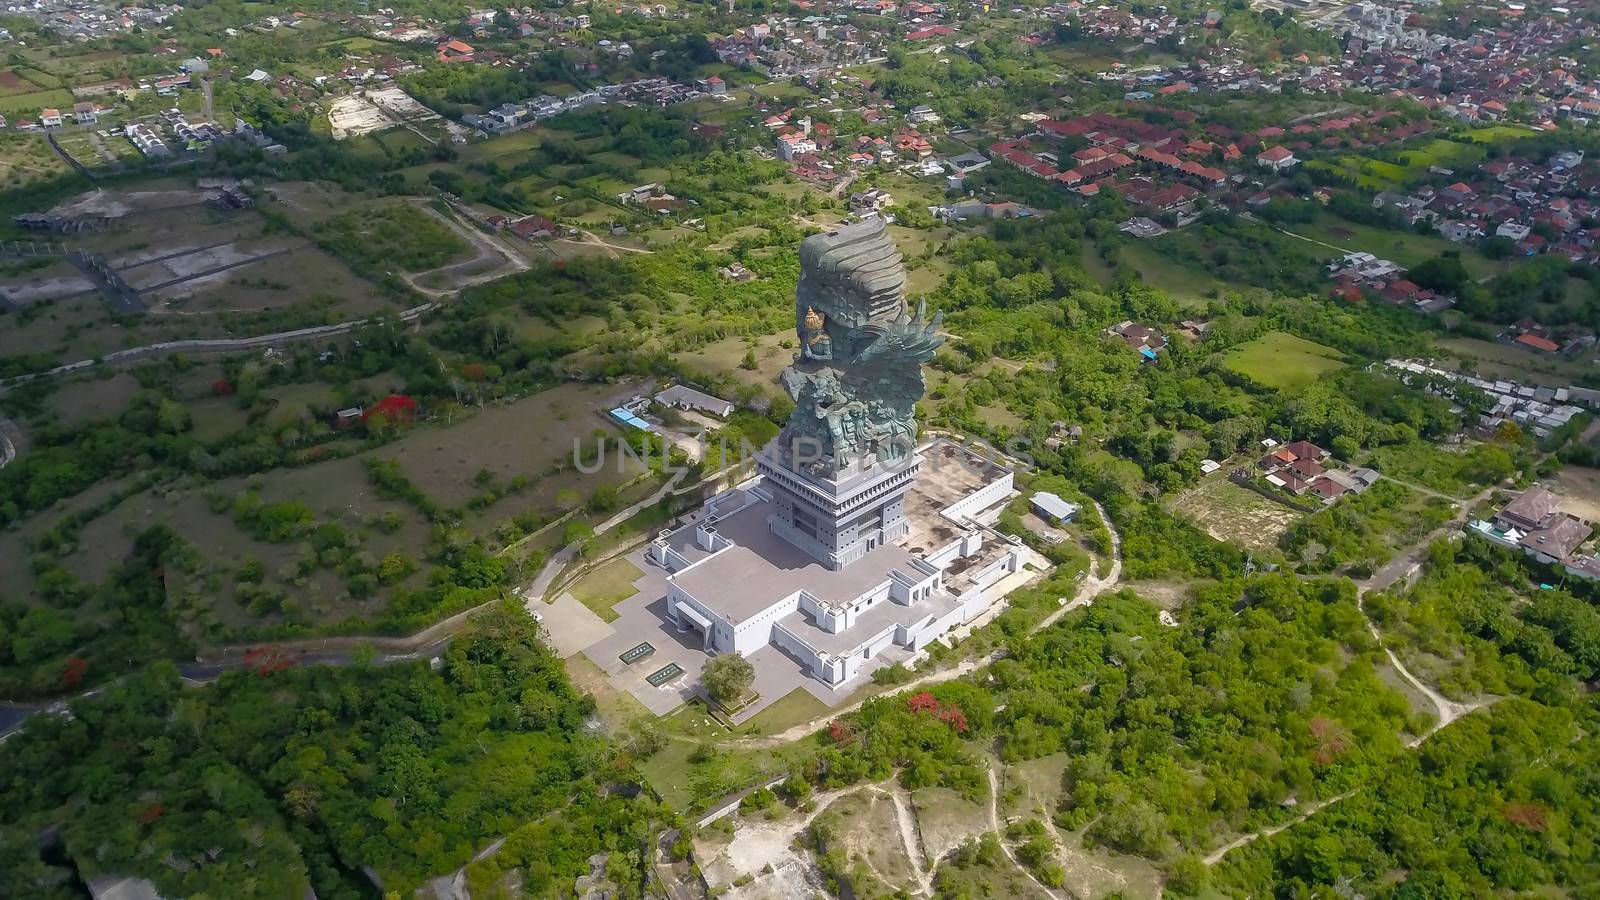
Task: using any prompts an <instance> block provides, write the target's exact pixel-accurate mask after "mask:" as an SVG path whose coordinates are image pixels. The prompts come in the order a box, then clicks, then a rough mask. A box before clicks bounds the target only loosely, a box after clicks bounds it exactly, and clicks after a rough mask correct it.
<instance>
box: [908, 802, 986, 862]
mask: <svg viewBox="0 0 1600 900" xmlns="http://www.w3.org/2000/svg"><path fill="white" fill-rule="evenodd" d="M985 793H987V791H985ZM910 796H911V808H912V810H913V811H914V812H915V813H916V816H917V832H918V833H919V835H920V836H921V838H922V847H923V850H924V851H925V852H926V853H927V855H928V858H929V859H936V858H938V857H941V856H943V855H945V854H946V853H949V852H950V851H951V850H954V849H955V848H957V847H959V846H961V845H962V844H964V843H966V842H967V840H969V839H971V838H975V837H977V836H978V835H980V834H983V833H984V832H985V831H988V830H989V809H988V802H987V800H985V801H984V802H978V803H975V802H973V801H971V800H968V799H967V798H965V797H963V796H961V795H960V794H958V793H956V792H955V791H953V790H951V789H950V788H947V787H938V786H934V787H923V788H917V789H916V790H914V791H912V792H911V795H910Z"/></svg>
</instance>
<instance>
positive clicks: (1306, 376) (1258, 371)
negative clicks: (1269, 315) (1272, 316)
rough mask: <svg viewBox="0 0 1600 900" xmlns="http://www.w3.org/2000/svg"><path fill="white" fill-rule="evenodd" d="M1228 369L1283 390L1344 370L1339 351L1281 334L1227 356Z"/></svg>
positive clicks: (1260, 339)
mask: <svg viewBox="0 0 1600 900" xmlns="http://www.w3.org/2000/svg"><path fill="white" fill-rule="evenodd" d="M1223 359H1224V360H1225V361H1226V363H1227V366H1228V368H1230V369H1232V370H1233V371H1235V372H1238V373H1239V374H1240V375H1244V376H1246V377H1248V378H1250V379H1252V380H1254V381H1257V382H1260V383H1261V384H1264V385H1266V386H1268V387H1274V388H1277V389H1278V390H1280V391H1299V390H1303V389H1305V388H1307V387H1309V386H1310V385H1311V384H1312V383H1314V382H1315V381H1317V379H1319V378H1321V377H1322V376H1323V375H1326V374H1328V373H1329V372H1335V371H1338V370H1339V369H1342V368H1344V365H1345V364H1344V358H1343V356H1342V355H1341V354H1340V353H1339V351H1337V350H1334V349H1333V348H1331V347H1324V346H1322V345H1321V344H1318V343H1316V342H1314V341H1308V340H1306V339H1305V338H1299V337H1295V336H1294V335H1292V334H1288V333H1286V332H1282V331H1269V332H1267V333H1266V334H1264V335H1262V336H1261V337H1258V338H1256V339H1255V340H1253V341H1250V342H1248V343H1244V344H1240V345H1239V346H1237V347H1234V348H1233V349H1232V350H1229V351H1228V352H1227V353H1226V354H1224V357H1223Z"/></svg>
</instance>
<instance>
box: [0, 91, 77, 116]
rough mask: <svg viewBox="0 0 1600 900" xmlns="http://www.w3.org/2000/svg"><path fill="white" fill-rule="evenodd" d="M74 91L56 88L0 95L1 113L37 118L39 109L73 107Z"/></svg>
mask: <svg viewBox="0 0 1600 900" xmlns="http://www.w3.org/2000/svg"><path fill="white" fill-rule="evenodd" d="M72 103H73V100H72V92H71V91H67V90H63V89H61V88H56V89H54V90H49V91H32V92H30V93H27V94H12V95H11V96H9V97H0V113H5V114H6V115H8V116H12V117H17V116H21V117H23V118H28V119H37V118H38V117H39V110H41V109H44V108H45V107H55V108H56V109H67V110H70V109H72Z"/></svg>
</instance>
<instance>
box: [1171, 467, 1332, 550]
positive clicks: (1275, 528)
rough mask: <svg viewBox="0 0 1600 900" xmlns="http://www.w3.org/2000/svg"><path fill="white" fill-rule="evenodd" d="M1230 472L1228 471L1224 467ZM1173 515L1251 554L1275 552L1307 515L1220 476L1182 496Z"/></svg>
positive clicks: (1206, 480)
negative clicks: (1257, 551)
mask: <svg viewBox="0 0 1600 900" xmlns="http://www.w3.org/2000/svg"><path fill="white" fill-rule="evenodd" d="M1224 468H1226V467H1224ZM1172 511H1173V512H1175V513H1179V514H1182V515H1184V516H1187V517H1188V518H1189V519H1191V520H1193V521H1194V523H1195V524H1196V525H1198V526H1199V527H1200V528H1201V529H1202V530H1204V531H1205V533H1206V534H1209V535H1211V536H1212V537H1214V538H1216V539H1217V540H1219V541H1232V542H1233V543H1236V544H1238V545H1240V546H1241V547H1245V548H1248V549H1251V550H1271V549H1274V548H1276V547H1277V546H1278V538H1279V537H1281V536H1282V535H1283V533H1284V532H1285V531H1287V530H1289V526H1291V525H1293V524H1294V523H1295V521H1296V520H1298V519H1299V518H1300V517H1301V516H1303V515H1304V513H1301V512H1297V511H1295V510H1292V509H1290V508H1289V507H1287V506H1284V505H1283V504H1281V503H1274V502H1272V501H1271V500H1268V499H1267V498H1265V497H1263V496H1261V495H1260V494H1257V493H1255V492H1254V491H1251V490H1249V489H1247V488H1242V487H1240V486H1239V485H1237V484H1234V483H1233V482H1231V481H1229V480H1228V478H1227V475H1225V474H1224V473H1223V472H1216V473H1214V474H1211V475H1208V476H1206V477H1205V478H1203V479H1201V480H1200V483H1199V484H1197V485H1195V486H1194V487H1192V488H1190V489H1189V490H1187V491H1184V492H1183V493H1182V494H1179V495H1178V498H1177V499H1176V500H1174V501H1173V502H1172Z"/></svg>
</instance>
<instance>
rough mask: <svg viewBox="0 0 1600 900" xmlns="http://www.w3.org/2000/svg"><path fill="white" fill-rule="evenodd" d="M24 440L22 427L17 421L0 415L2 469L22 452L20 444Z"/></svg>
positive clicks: (0, 466)
mask: <svg viewBox="0 0 1600 900" xmlns="http://www.w3.org/2000/svg"><path fill="white" fill-rule="evenodd" d="M21 441H22V429H21V428H20V427H18V425H17V423H15V422H13V421H11V420H10V419H8V418H6V417H5V416H3V415H0V469H4V468H5V467H6V466H8V465H10V464H11V461H12V460H14V459H16V458H17V454H18V453H20V452H22V451H21V449H20V447H19V446H18V445H19V444H20V443H21Z"/></svg>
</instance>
